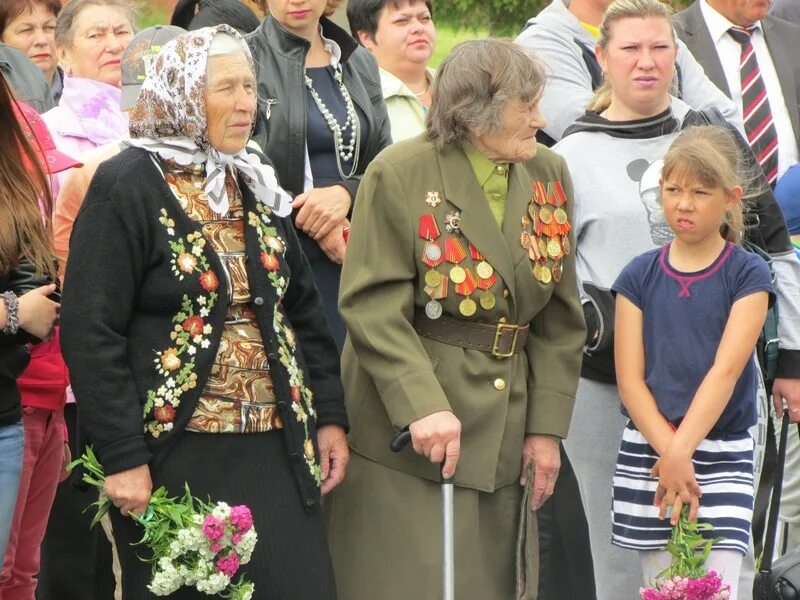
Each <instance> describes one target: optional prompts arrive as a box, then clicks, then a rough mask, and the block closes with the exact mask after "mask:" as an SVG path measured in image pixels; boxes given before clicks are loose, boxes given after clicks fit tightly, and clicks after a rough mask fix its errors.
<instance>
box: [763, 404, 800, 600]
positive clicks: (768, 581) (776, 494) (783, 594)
mask: <svg viewBox="0 0 800 600" xmlns="http://www.w3.org/2000/svg"><path fill="white" fill-rule="evenodd" d="M797 431H798V435H800V424H798V429H797ZM788 434H789V413H788V412H784V413H783V422H782V425H781V437H780V442H779V444H778V455H777V461H776V464H775V474H774V478H773V485H772V498H771V500H770V504H769V519H768V521H767V527H766V535H765V537H764V550H763V552H762V554H761V561H760V567H759V569H758V573H756V578H755V583H754V585H753V600H800V548H795V549H793V550H791V551H789V552H787V553H786V554H784V555H783V556H781V557H780V558H779V559H778V560H776V561H775V562H774V563H773V562H772V555H773V551H774V549H775V536H776V534H777V530H778V511H779V509H780V504H781V489H782V487H783V467H784V464H785V462H786V440H787V438H788Z"/></svg>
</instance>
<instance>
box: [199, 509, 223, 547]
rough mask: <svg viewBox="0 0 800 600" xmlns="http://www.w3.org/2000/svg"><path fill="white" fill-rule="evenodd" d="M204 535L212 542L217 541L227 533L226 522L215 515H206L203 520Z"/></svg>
mask: <svg viewBox="0 0 800 600" xmlns="http://www.w3.org/2000/svg"><path fill="white" fill-rule="evenodd" d="M203 535H204V536H206V538H207V539H209V540H211V541H212V542H216V541H217V540H219V539H221V538H222V536H223V535H225V522H224V521H220V520H219V519H217V518H216V517H215V516H213V515H206V518H205V519H204V520H203Z"/></svg>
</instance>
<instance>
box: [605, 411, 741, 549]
mask: <svg viewBox="0 0 800 600" xmlns="http://www.w3.org/2000/svg"><path fill="white" fill-rule="evenodd" d="M657 459H658V455H657V454H656V452H655V450H653V448H652V447H651V446H650V444H648V443H647V440H645V438H644V436H643V435H642V434H641V433H639V431H638V430H637V429H636V428H635V427H634V425H633V422H631V421H628V425H627V426H626V427H625V430H624V432H623V434H622V444H621V445H620V449H619V456H618V458H617V466H616V469H615V471H614V491H613V500H612V511H611V512H612V515H611V516H612V521H613V522H612V534H611V538H612V539H611V541H612V543H613V544H614V545H616V546H621V547H623V548H630V549H632V550H663V549H664V548H665V547H666V545H667V541H669V538H670V535H671V533H672V527H671V526H670V524H669V519H664V520H661V519H659V518H658V508H657V507H655V506H653V501H654V498H655V492H656V486H657V485H658V481H657V480H656V479H652V478H651V477H650V470H651V469H652V468H653V465H655V463H656V460H657ZM692 463H693V464H694V470H695V475H696V477H697V483H698V484H700V488H701V490H702V492H703V495H702V497H701V498H700V510H699V511H698V513H697V518H698V520H699V521H700V522H705V523H711V525H713V527H714V530H713V531H709V532H703V535H705V536H706V537H707V538H717V537H718V538H722V540H721V541H720V542H718V543H717V544H715V545H714V548H715V549H720V550H723V549H724V550H738V551H739V552H741V553H742V554H745V553H747V548H748V545H749V543H750V524H751V521H752V519H753V495H754V489H753V439H752V438H751V437H750V434H749V433H747V432H746V431H745V432H739V433H733V434H730V433H729V434H722V435H714V434H712V435H710V436H709V437H707V438H706V439H705V440H703V441H702V442H700V445H699V446H698V448H697V450H696V451H695V453H694V456H692Z"/></svg>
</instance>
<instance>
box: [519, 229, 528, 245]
mask: <svg viewBox="0 0 800 600" xmlns="http://www.w3.org/2000/svg"><path fill="white" fill-rule="evenodd" d="M519 243H520V245H521V246H522V247H523V248H525V249H527V248H528V247H530V245H531V234H530V233H528V232H527V231H523V232H522V235H520V236H519Z"/></svg>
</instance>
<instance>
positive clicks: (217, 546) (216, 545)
mask: <svg viewBox="0 0 800 600" xmlns="http://www.w3.org/2000/svg"><path fill="white" fill-rule="evenodd" d="M220 550H222V544H220V543H219V542H214V543H213V544H211V551H212V552H213V553H214V554H216V553H217V552H219V551H220Z"/></svg>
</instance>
